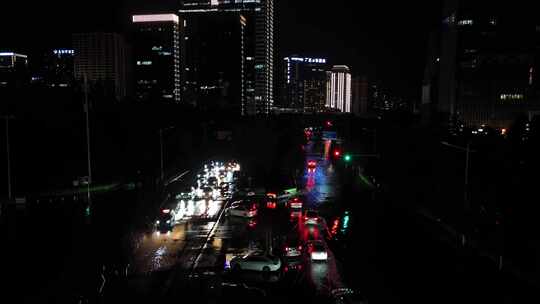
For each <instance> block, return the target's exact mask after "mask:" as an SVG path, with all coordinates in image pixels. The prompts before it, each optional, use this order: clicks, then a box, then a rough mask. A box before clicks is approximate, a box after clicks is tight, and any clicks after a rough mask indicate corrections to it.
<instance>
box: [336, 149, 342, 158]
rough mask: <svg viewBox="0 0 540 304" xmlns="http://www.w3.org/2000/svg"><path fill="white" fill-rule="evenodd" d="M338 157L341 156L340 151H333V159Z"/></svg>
mask: <svg viewBox="0 0 540 304" xmlns="http://www.w3.org/2000/svg"><path fill="white" fill-rule="evenodd" d="M340 156H341V151H339V150H335V151H334V157H335V158H339V157H340Z"/></svg>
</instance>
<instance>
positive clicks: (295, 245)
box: [283, 237, 303, 257]
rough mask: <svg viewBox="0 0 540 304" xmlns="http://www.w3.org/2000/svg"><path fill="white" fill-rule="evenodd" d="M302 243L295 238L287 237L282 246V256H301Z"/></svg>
mask: <svg viewBox="0 0 540 304" xmlns="http://www.w3.org/2000/svg"><path fill="white" fill-rule="evenodd" d="M302 248H303V246H302V243H301V242H300V240H299V239H298V238H297V237H289V238H288V239H287V241H286V242H285V245H284V246H283V256H286V257H298V256H301V255H302Z"/></svg>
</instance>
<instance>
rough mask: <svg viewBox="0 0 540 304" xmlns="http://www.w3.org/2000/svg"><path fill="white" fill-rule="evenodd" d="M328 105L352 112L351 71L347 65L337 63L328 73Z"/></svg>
mask: <svg viewBox="0 0 540 304" xmlns="http://www.w3.org/2000/svg"><path fill="white" fill-rule="evenodd" d="M327 75H328V79H327V83H326V91H327V93H326V94H327V96H326V107H327V108H329V109H332V110H337V111H340V112H345V113H351V97H352V96H351V73H350V71H349V67H347V66H346V65H335V66H334V67H333V68H332V70H331V71H329V72H328V73H327Z"/></svg>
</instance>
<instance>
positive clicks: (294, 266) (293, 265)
mask: <svg viewBox="0 0 540 304" xmlns="http://www.w3.org/2000/svg"><path fill="white" fill-rule="evenodd" d="M303 268H304V263H303V260H302V259H301V258H297V257H293V258H285V259H284V260H283V272H285V273H287V272H294V271H301V270H302V269H303Z"/></svg>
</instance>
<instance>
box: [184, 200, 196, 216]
mask: <svg viewBox="0 0 540 304" xmlns="http://www.w3.org/2000/svg"><path fill="white" fill-rule="evenodd" d="M194 213H195V203H194V202H193V201H188V204H187V209H186V216H193V214H194Z"/></svg>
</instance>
